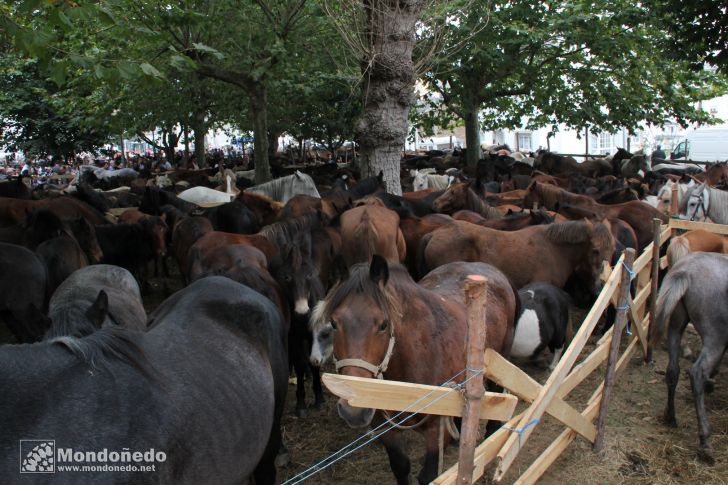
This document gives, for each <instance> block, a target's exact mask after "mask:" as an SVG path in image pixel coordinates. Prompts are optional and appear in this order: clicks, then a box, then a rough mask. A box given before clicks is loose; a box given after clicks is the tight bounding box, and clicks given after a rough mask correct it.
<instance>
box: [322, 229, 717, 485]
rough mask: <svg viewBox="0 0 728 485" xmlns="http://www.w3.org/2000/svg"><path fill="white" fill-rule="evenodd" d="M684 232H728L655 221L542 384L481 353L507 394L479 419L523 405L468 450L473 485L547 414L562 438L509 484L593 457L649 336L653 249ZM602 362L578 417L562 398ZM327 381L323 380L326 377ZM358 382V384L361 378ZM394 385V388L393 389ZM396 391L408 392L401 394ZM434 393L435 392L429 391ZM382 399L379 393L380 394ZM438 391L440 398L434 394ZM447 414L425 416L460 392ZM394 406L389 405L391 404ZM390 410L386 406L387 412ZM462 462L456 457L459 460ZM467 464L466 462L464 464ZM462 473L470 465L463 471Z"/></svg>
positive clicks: (441, 480) (489, 397)
mask: <svg viewBox="0 0 728 485" xmlns="http://www.w3.org/2000/svg"><path fill="white" fill-rule="evenodd" d="M686 229H704V230H707V231H711V232H716V233H719V234H728V226H726V225H719V224H708V223H698V222H688V221H683V220H678V219H671V220H670V222H669V223H668V224H667V225H660V221H659V220H657V219H655V221H654V238H653V242H652V243H651V244H650V245H649V246H648V247H647V248H645V249H644V251H643V252H642V254H640V255H639V257H637V258H636V259H635V253H634V250H627V251H626V252H625V253H624V255H623V256H622V257H621V258H620V260H619V262H618V263H617V264H616V266H615V267H614V268H612V269H611V272H609V273H608V276H607V277H606V278H605V281H604V286H603V288H602V291H601V293H600V294H599V296H598V297H597V300H596V302H595V303H594V305H593V306H592V308H591V310H590V311H589V313H588V314H587V315H586V317H585V318H584V320H583V322H582V323H581V326H580V327H579V329H578V331H577V333H576V334H575V335H574V337H573V339H572V341H571V343H570V344H569V346H568V348H567V349H566V351H565V352H564V354H563V356H562V357H561V360H560V361H559V363H558V365H557V366H556V367H555V368H554V370H553V372H552V373H551V375H550V376H549V378H548V379H547V381H546V383H545V384H543V385H541V384H539V383H538V382H536V381H535V380H534V379H532V378H531V377H530V376H528V375H527V374H526V373H525V372H523V371H522V370H521V369H519V368H518V367H516V366H515V365H514V364H512V363H511V362H509V361H508V360H506V359H505V358H503V357H501V356H500V355H499V354H498V353H496V352H494V351H492V350H489V349H488V350H486V351H485V357H484V364H483V368H484V375H485V377H486V378H488V379H490V380H492V381H494V382H496V383H498V384H499V385H501V386H503V387H504V388H506V389H507V390H508V391H509V392H510V394H511V395H510V396H509V395H507V394H494V393H486V395H485V396H484V398H483V401H482V402H481V405H482V407H481V408H480V419H484V418H485V416H486V415H491V416H493V415H496V414H497V415H500V416H511V414H512V413H513V409H514V405H515V403H514V402H513V401H511V400H509V399H508V398H509V397H510V399H512V398H513V396H515V397H517V398H518V399H519V400H522V401H524V402H527V403H529V405H528V407H527V408H526V409H525V410H524V411H523V412H521V413H520V414H518V415H517V416H515V417H511V418H510V419H509V420H508V421H507V424H506V425H504V426H503V427H501V428H500V429H499V430H498V431H496V432H495V433H493V434H492V435H491V436H489V437H488V438H487V439H485V440H484V441H483V442H482V443H480V444H479V445H477V446H476V447H475V450H474V453H473V462H472V463H473V465H472V481H476V480H478V479H479V478H480V477H482V476H483V475H484V474H485V473H486V470H488V471H490V470H491V469H492V470H494V471H493V479H494V481H495V482H501V481H502V480H503V479H504V477H505V476H506V473H507V472H508V471H509V469H510V467H511V465H512V464H513V462H514V461H515V460H516V458H517V457H518V455H519V453H520V451H521V450H522V449H523V446H524V444H525V443H526V442H527V441H528V439H529V437H530V436H531V435H532V434H533V433H534V432H535V431H536V430H538V426H539V423H540V422H541V419H542V417H543V415H544V413H546V414H549V415H550V416H552V417H553V418H555V419H556V420H557V421H559V422H560V423H562V424H563V425H564V429H563V432H562V433H561V434H560V435H559V436H558V437H557V438H556V439H555V440H554V441H553V442H552V443H551V444H550V445H549V446H548V447H547V448H546V449H545V450H543V452H542V453H541V454H540V455H539V456H538V457H537V458H536V459H535V460H534V461H533V462H532V463H531V464H530V466H529V467H528V468H527V469H526V471H525V472H524V473H523V474H522V475H521V476H520V477H519V478H517V479H516V480H515V483H518V484H530V483H535V482H536V481H537V480H538V479H539V478H540V477H541V476H542V475H543V474H544V473H545V472H546V470H548V468H549V467H550V466H551V465H552V464H553V463H554V462H555V461H556V459H557V458H558V457H559V456H561V455H562V454H563V453H564V451H565V450H566V449H567V448H568V446H569V444H570V443H571V442H572V441H574V439H576V438H577V436H581V437H582V438H583V439H586V440H587V441H589V442H590V443H592V444H593V446H594V449H595V451H598V450H599V448H600V447H601V443H602V442H603V441H602V440H603V437H604V433H605V432H606V431H607V430H606V428H605V416H606V412H607V408H608V403H609V399H610V396H611V393H612V387H613V386H614V383H615V381H616V379H617V378H618V377H619V375H620V374H622V373H623V372H624V371H625V369H626V368H627V366H628V364H629V362H630V361H631V359H632V357H633V355H634V354H635V352H637V351H641V352H642V354H643V356H646V354H647V336H648V334H649V332H648V329H649V325H650V322H651V320H652V315H654V310H655V304H656V299H657V298H656V297H657V290H658V287H657V275H658V271H659V269H660V268H662V269H664V268H666V267H667V259H666V257H662V258H661V257H660V248H661V247H663V246H664V245H665V244H666V243H667V242H668V241H669V240H670V238H671V237H672V236H673V234H674V233H676V232H677V231H681V230H686ZM633 278H634V279H635V280H636V291H635V294H634V297H632V296H631V294H630V281H631V280H632V279H633ZM610 302H611V303H613V304H614V305H615V308H616V309H617V319H616V322H615V324H614V326H613V327H612V328H611V329H610V330H609V331H608V332H606V333H605V334H604V335H603V336H602V337H601V338H600V340H599V341H598V342H597V345H596V348H595V349H594V350H593V351H592V352H591V353H590V354H588V355H586V356H584V357H582V358H581V360H580V361H579V362H578V363H577V360H579V357H580V355H581V353H582V351H583V349H584V346H585V344H586V343H587V341H588V340H589V338H590V337H591V335H592V333H593V331H594V329H595V328H596V326H597V323H598V322H599V320H600V318H601V316H602V313H603V312H604V311H605V309H606V308H607V306H608V305H609V303H610ZM627 324H630V326H631V330H632V332H631V335H630V336H629V337H628V341H627V344H626V346H623V345H621V341H620V339H621V335H622V334H623V330H624V327H625V325H627ZM605 362H606V363H607V370H606V374H605V378H604V380H602V381H601V382H600V383H599V385H598V386H597V387H596V389H595V390H594V391H593V393H592V394H591V398H590V399H589V401H588V403H587V405H586V407H585V408H584V409H582V410H578V409H576V408H574V407H573V406H572V405H570V404H569V403H567V402H566V401H565V399H566V398H567V397H568V396H569V394H570V393H571V392H572V391H573V390H574V389H576V388H577V387H578V386H579V385H580V384H582V382H584V380H585V379H586V378H587V377H588V376H590V375H591V374H592V373H593V372H595V371H596V370H597V369H598V368H599V367H600V366H601V365H602V364H603V363H605ZM329 376H330V377H329ZM342 377H344V376H333V375H328V376H327V377H326V378H325V379H324V382H331V381H332V380H337V381H338V380H339V379H341V378H342ZM360 380H361V379H360ZM364 381H368V382H367V383H366V386H367V387H366V390H364V388H362V390H361V394H366V393H368V392H372V387H374V388H378V387H379V386H382V387H384V386H389V391H388V392H390V393H389V394H388V396H387V399H381V400H380V399H371V400H368V401H367V402H366V403H365V407H378V408H380V409H382V408H385V409H390V410H395V409H404V408H405V407H406V406H407V405H409V404H410V403H412V402H413V401H415V400H416V399H418V398H419V397H420V396H422V395H423V394H422V393H424V392H425V391H427V392H431V390H432V388H431V387H430V386H421V387H423V388H426V389H423V390H421V391H420V392H419V393H418V392H414V391H413V389H414V387H413V386H416V385H413V384H408V383H393V382H390V381H381V380H380V381H376V380H373V379H364ZM399 386H401V388H399ZM332 387H333V388H334V389H332V391H333V392H334V394H337V395H339V396H341V395H342V393H340V392H337V391H338V390H337V389H336V386H332ZM401 389H407V390H408V391H407V392H403V391H402V390H401ZM435 389H438V388H435ZM385 392H386V391H385ZM440 392H447V391H446V390H444V389H441V388H440ZM343 394H344V395H346V396H347V398H349V397H352V399H351V401H350V404H352V405H357V404H358V403H357V402H356V399H354V398H353V395H355V394H357V392H356V391H354V390H352V389H351V388H349V389H348V390H347V393H343ZM448 397H449V398H450V399H449V400H448V406H447V408H448V409H447V411H444V412H438V411H437V410H430V409H428V410H427V411H426V412H427V413H428V414H442V415H462V411H458V410H462V409H463V408H464V405H465V399H464V398H463V396H462V395H461V394H459V393H453V395H452V396H448ZM395 402H396V403H397V405H396V406H394V403H395ZM495 404H498V406H496V407H495V408H494V409H493V410H492V412H487V411H486V409H487V407H488V406H489V405H495ZM388 406H391V407H388ZM460 459H461V460H462V459H463V458H462V453H461V456H460ZM467 461H468V462H469V461H470V460H469V458H467ZM459 465H460V463H458V464H455V465H453V466H452V467H451V468H450V469H448V470H446V471H445V472H444V473H442V474H441V475H440V476H439V477H438V478H437V479H436V480H435V481H434V482H433V483H435V484H438V485H443V484H452V483H468V482H463V481H462V478H461V479H460V480H458V478H457V477H458V468H459ZM464 466H465V468H466V469H469V467H470V465H469V463H466V464H465V465H464Z"/></svg>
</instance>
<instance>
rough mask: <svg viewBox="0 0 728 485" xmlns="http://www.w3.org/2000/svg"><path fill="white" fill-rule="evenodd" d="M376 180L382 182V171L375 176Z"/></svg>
mask: <svg viewBox="0 0 728 485" xmlns="http://www.w3.org/2000/svg"><path fill="white" fill-rule="evenodd" d="M377 179H379V181H380V182H381V181H382V180H384V170H380V171H379V173H378V174H377Z"/></svg>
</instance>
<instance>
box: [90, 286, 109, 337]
mask: <svg viewBox="0 0 728 485" xmlns="http://www.w3.org/2000/svg"><path fill="white" fill-rule="evenodd" d="M108 312H109V297H108V296H107V295H106V292H105V291H104V290H101V291H99V296H97V297H96V301H94V302H93V304H92V305H91V307H90V308H89V309H88V310H86V316H87V317H88V319H89V320H91V323H93V324H94V325H95V326H96V327H97V328H101V325H102V324H103V323H104V320H105V319H106V315H107V314H108Z"/></svg>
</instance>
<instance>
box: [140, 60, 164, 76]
mask: <svg viewBox="0 0 728 485" xmlns="http://www.w3.org/2000/svg"><path fill="white" fill-rule="evenodd" d="M139 67H140V68H141V69H142V71H143V72H144V74H146V75H147V76H151V77H156V78H162V77H163V76H162V73H161V72H159V71H158V70H157V68H156V67H154V66H152V65H151V64H149V63H148V62H143V63H141V64H140V65H139Z"/></svg>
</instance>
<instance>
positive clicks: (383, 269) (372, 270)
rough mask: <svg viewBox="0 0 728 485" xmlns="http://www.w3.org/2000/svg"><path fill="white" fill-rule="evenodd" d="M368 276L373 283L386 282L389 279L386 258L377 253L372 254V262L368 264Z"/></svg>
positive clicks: (383, 283)
mask: <svg viewBox="0 0 728 485" xmlns="http://www.w3.org/2000/svg"><path fill="white" fill-rule="evenodd" d="M369 278H370V279H371V280H372V281H373V282H374V283H377V284H379V283H381V284H382V285H386V284H387V280H389V265H388V264H387V260H386V259H384V258H383V257H381V256H380V255H378V254H375V255H374V256H372V262H371V264H370V265H369Z"/></svg>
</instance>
